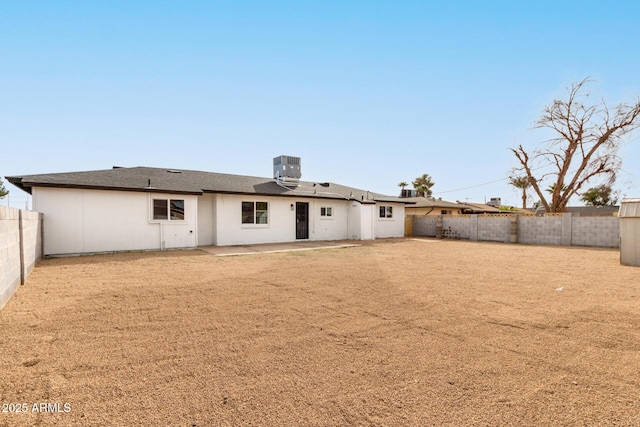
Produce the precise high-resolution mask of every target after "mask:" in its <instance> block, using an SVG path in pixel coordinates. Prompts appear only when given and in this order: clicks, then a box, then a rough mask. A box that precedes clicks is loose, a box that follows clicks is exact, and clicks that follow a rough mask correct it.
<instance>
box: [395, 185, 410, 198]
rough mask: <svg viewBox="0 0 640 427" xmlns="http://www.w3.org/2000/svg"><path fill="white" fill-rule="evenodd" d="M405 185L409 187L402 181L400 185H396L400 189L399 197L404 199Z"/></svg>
mask: <svg viewBox="0 0 640 427" xmlns="http://www.w3.org/2000/svg"><path fill="white" fill-rule="evenodd" d="M407 185H409V184H407V183H406V182H404V181H402V182H401V183H400V184H398V187H400V188H401V190H400V197H405V194H404V187H406V186H407Z"/></svg>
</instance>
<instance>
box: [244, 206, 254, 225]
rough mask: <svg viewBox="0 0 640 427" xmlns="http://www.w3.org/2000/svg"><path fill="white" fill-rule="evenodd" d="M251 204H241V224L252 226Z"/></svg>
mask: <svg viewBox="0 0 640 427" xmlns="http://www.w3.org/2000/svg"><path fill="white" fill-rule="evenodd" d="M253 222H254V219H253V202H242V223H243V224H253Z"/></svg>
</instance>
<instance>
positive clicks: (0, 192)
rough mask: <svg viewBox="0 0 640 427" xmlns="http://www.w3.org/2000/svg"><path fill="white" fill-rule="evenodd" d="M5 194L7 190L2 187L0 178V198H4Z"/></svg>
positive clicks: (7, 192) (2, 183)
mask: <svg viewBox="0 0 640 427" xmlns="http://www.w3.org/2000/svg"><path fill="white" fill-rule="evenodd" d="M7 194H9V191H8V190H7V189H6V188H4V182H2V179H1V178H0V199H4V197H5V196H6V195H7Z"/></svg>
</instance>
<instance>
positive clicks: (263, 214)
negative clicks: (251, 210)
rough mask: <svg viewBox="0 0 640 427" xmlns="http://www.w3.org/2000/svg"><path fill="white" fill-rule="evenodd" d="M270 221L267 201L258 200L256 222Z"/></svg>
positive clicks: (266, 222) (264, 222)
mask: <svg viewBox="0 0 640 427" xmlns="http://www.w3.org/2000/svg"><path fill="white" fill-rule="evenodd" d="M268 223H269V205H268V204H267V202H256V224H268Z"/></svg>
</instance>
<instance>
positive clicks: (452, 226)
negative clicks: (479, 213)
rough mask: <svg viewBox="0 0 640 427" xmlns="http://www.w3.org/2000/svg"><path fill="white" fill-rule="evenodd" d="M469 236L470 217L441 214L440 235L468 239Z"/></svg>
mask: <svg viewBox="0 0 640 427" xmlns="http://www.w3.org/2000/svg"><path fill="white" fill-rule="evenodd" d="M434 231H435V230H434ZM434 235H435V234H434ZM470 236H471V218H470V217H468V216H448V215H443V216H442V237H445V238H450V239H469V238H470Z"/></svg>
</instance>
